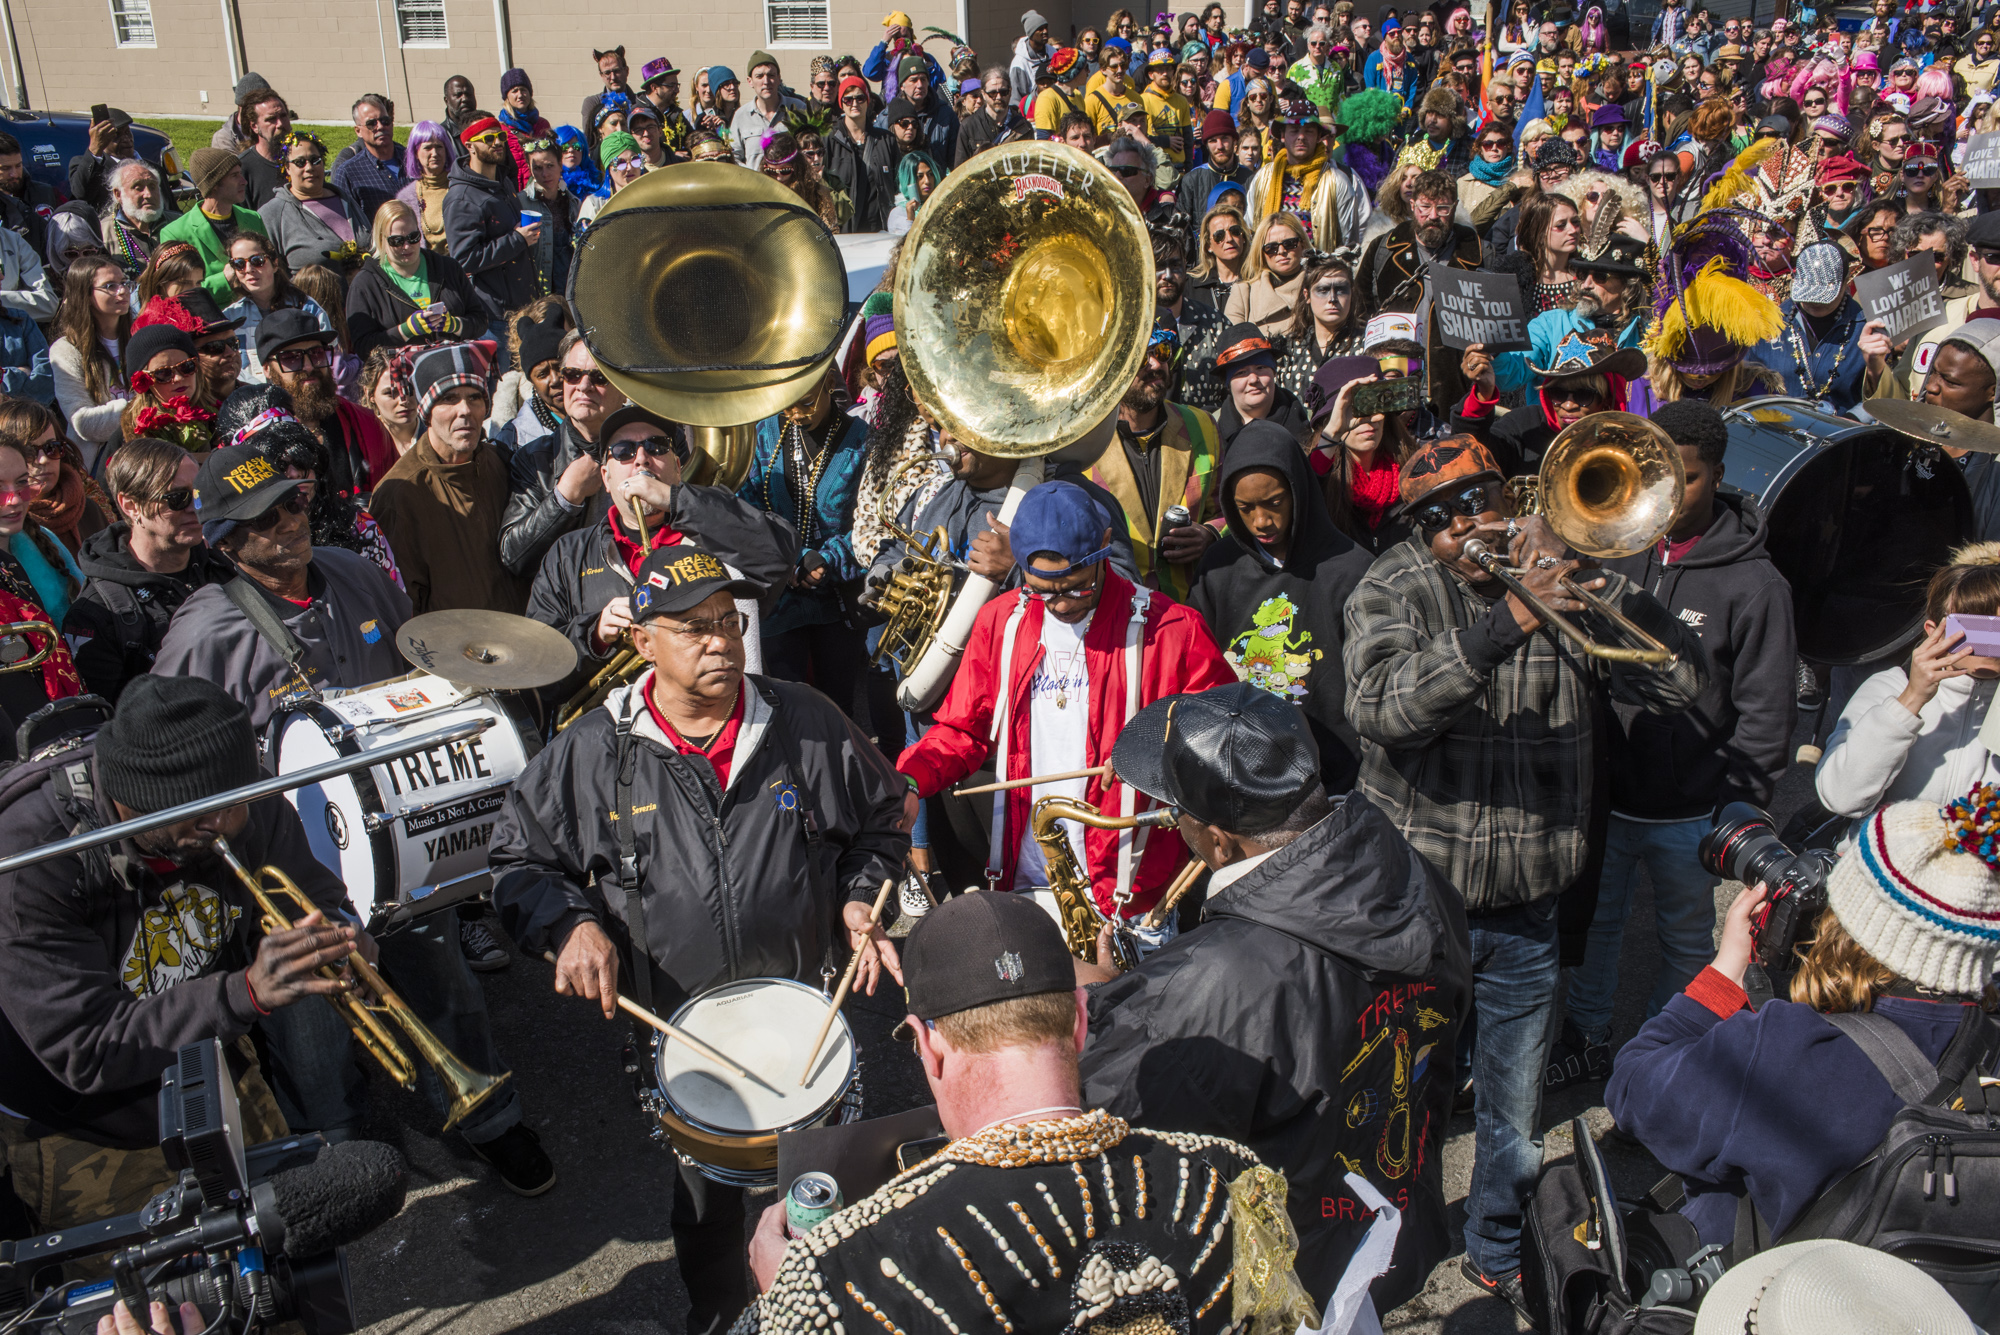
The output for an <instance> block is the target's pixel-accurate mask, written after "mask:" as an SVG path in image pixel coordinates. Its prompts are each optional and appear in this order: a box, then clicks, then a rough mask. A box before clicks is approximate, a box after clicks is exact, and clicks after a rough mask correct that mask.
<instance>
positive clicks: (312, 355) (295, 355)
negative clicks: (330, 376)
mask: <svg viewBox="0 0 2000 1335" xmlns="http://www.w3.org/2000/svg"><path fill="white" fill-rule="evenodd" d="M271 360H272V361H274V362H276V363H277V364H278V369H279V370H280V371H283V372H285V373H286V374H288V375H297V374H298V373H299V372H300V371H304V370H307V369H309V368H311V367H316V366H331V365H333V353H332V351H331V350H330V349H328V348H325V347H317V348H286V349H285V350H284V351H283V352H279V353H275V354H273V355H272V357H271Z"/></svg>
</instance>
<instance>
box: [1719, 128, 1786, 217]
mask: <svg viewBox="0 0 2000 1335" xmlns="http://www.w3.org/2000/svg"><path fill="white" fill-rule="evenodd" d="M1783 144H1784V141H1783V140H1780V139H1759V140H1758V141H1757V142H1756V143H1754V144H1752V145H1750V147H1748V148H1746V149H1744V150H1743V151H1742V152H1741V153H1738V154H1737V155H1736V160H1735V161H1734V162H1731V163H1730V164H1729V169H1728V170H1727V171H1725V172H1723V173H1722V179H1720V180H1718V181H1717V182H1716V183H1715V184H1714V185H1712V186H1710V187H1709V188H1708V193H1707V194H1706V195H1703V196H1702V197H1701V206H1702V207H1703V208H1704V209H1713V208H1726V207H1728V206H1729V205H1731V204H1734V203H1735V202H1736V201H1737V200H1739V199H1741V198H1743V197H1744V196H1745V195H1752V196H1754V195H1755V194H1756V193H1757V185H1756V182H1755V181H1753V180H1752V179H1751V178H1752V177H1753V176H1755V175H1756V174H1757V169H1758V168H1759V167H1761V166H1763V165H1764V159H1765V158H1768V157H1770V156H1771V155H1772V154H1773V153H1775V152H1777V151H1778V149H1779V148H1781V147H1783Z"/></svg>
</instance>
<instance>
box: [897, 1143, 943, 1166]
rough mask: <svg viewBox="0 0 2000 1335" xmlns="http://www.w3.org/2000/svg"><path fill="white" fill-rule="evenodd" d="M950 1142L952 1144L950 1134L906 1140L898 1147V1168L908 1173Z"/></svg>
mask: <svg viewBox="0 0 2000 1335" xmlns="http://www.w3.org/2000/svg"><path fill="white" fill-rule="evenodd" d="M949 1144H951V1137H950V1136H926V1137H924V1139H922V1140H906V1141H904V1142H903V1143H902V1144H900V1145H898V1146H897V1147H896V1170H897V1171H898V1172H903V1173H907V1172H909V1171H910V1170H911V1169H912V1168H915V1167H916V1166H917V1165H918V1164H920V1163H922V1162H923V1161H924V1160H926V1159H928V1158H930V1157H931V1156H932V1155H933V1154H936V1153H937V1152H938V1151H939V1150H941V1149H943V1148H944V1147H945V1146H947V1145H949Z"/></svg>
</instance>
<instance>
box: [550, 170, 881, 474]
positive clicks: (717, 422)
mask: <svg viewBox="0 0 2000 1335" xmlns="http://www.w3.org/2000/svg"><path fill="white" fill-rule="evenodd" d="M569 302H570V308H571V309H572V310H574V311H575V312H576V324H577V329H578V331H579V332H580V333H581V334H582V336H583V341H584V344H585V345H586V346H587V347H589V349H590V351H591V354H592V355H593V356H595V357H596V358H597V365H598V369H599V370H601V371H602V372H603V373H604V376H605V378H606V379H608V380H609V381H610V382H611V383H612V384H613V385H615V386H616V387H617V388H618V389H619V390H620V391H621V392H623V393H624V394H625V396H626V397H627V398H629V399H631V400H632V401H633V402H634V403H637V404H639V405H640V406H641V407H644V408H649V409H651V410H652V411H654V412H656V413H658V414H660V416H662V417H665V418H667V419H669V420H671V421H674V422H680V423H684V424H686V425H687V426H688V427H689V428H690V436H691V439H692V443H693V444H694V447H695V449H696V450H697V451H699V457H698V458H697V459H696V460H694V461H693V462H691V463H690V465H689V467H688V475H687V480H688V481H689V482H693V483H713V484H714V485H716V486H721V487H727V488H729V489H730V490H731V491H734V490H735V489H736V488H737V487H738V486H739V485H741V483H742V481H743V479H744V477H745V476H746V475H747V474H748V473H749V471H750V464H751V461H752V459H753V457H754V455H755V450H756V433H755V426H754V424H755V423H757V422H760V421H762V420H763V419H764V418H766V417H769V416H770V415H771V414H773V413H775V412H777V411H779V410H780V409H782V408H785V407H787V406H789V405H791V404H793V403H796V402H798V400H800V399H801V398H804V397H805V396H806V395H807V394H809V393H811V392H812V389H813V386H815V385H816V384H818V383H819V380H820V377H822V376H824V375H825V374H826V370H827V368H828V367H829V366H831V365H832V364H833V358H834V354H835V353H836V352H837V351H838V349H839V345H840V340H841V336H842V334H843V333H844V332H845V331H846V324H847V319H846V309H847V266H846V264H845V262H844V261H843V260H842V259H841V256H840V246H839V244H838V243H837V242H836V241H835V240H834V238H833V234H832V233H831V232H829V231H828V230H827V229H826V225H825V224H824V223H822V222H821V221H820V219H819V215H818V214H816V213H814V212H813V211H812V210H811V209H810V208H808V207H806V205H805V202H804V201H803V200H801V199H800V198H799V197H798V196H797V195H795V194H793V193H792V191H791V190H790V189H788V188H787V187H785V186H782V185H780V184H778V183H777V182H776V181H774V180H772V179H771V178H770V177H768V176H765V175H764V174H762V173H761V172H754V171H750V170H749V169H747V168H745V167H741V166H738V165H737V164H736V163H734V162H690V163H682V164H680V165H679V166H676V167H675V168H674V170H672V171H670V172H666V171H663V172H649V173H648V174H647V175H645V176H643V177H641V178H640V179H639V180H637V181H634V182H633V183H632V184H631V185H628V186H626V187H625V188H624V189H623V190H620V191H619V192H618V193H617V194H615V195H613V196H612V197H611V199H610V200H609V201H608V202H607V203H606V204H605V206H604V209H603V211H602V212H600V213H599V214H598V215H597V219H596V221H595V222H593V223H592V224H591V227H590V230H589V231H588V232H587V233H585V235H584V237H583V238H582V240H580V241H579V242H578V243H577V248H576V258H575V259H574V260H573V261H572V262H571V264H570V271H569Z"/></svg>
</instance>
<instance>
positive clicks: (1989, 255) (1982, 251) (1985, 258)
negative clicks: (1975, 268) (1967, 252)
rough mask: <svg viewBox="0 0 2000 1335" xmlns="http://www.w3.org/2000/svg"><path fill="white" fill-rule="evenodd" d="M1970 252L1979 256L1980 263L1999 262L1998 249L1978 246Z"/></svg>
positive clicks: (1999, 251) (1999, 252)
mask: <svg viewBox="0 0 2000 1335" xmlns="http://www.w3.org/2000/svg"><path fill="white" fill-rule="evenodd" d="M1972 253H1973V254H1975V255H1977V256H1978V257H1979V262H1980V263H1981V264H2000V250H1987V249H1986V248H1984V247H1979V248H1976V249H1974V250H1973V252H1972Z"/></svg>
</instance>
